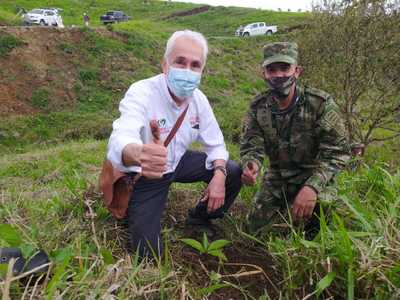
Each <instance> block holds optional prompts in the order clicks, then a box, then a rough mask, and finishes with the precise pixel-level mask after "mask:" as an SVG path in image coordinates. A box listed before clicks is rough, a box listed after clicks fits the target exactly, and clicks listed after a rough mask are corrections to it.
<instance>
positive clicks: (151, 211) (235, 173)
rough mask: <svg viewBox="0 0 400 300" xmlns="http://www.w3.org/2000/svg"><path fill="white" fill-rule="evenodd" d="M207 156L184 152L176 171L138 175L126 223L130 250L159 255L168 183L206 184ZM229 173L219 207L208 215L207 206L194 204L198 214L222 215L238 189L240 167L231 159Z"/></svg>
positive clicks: (199, 153)
mask: <svg viewBox="0 0 400 300" xmlns="http://www.w3.org/2000/svg"><path fill="white" fill-rule="evenodd" d="M206 158H207V155H206V154H205V153H203V152H198V151H187V152H186V153H185V154H184V155H183V156H182V158H181V160H180V162H179V164H178V166H177V167H176V169H175V172H173V173H169V174H166V175H164V176H163V177H162V178H160V179H147V178H144V177H142V178H140V179H139V180H138V181H137V182H136V184H135V186H134V189H133V192H132V195H131V198H130V201H129V207H128V224H129V234H130V248H131V251H133V252H136V251H138V253H139V255H140V256H141V257H144V256H149V255H152V254H155V255H160V253H161V252H162V243H161V238H160V232H161V217H162V214H163V212H164V209H165V206H166V202H167V199H168V191H169V187H170V185H171V183H173V182H181V183H191V182H198V181H202V182H206V183H209V182H210V181H211V179H212V177H213V174H214V171H213V170H207V169H206V168H205V165H206V164H205V161H206ZM226 168H227V173H228V176H227V178H226V182H225V188H226V190H225V202H224V205H223V206H222V207H220V208H219V209H217V210H215V211H214V212H212V213H210V214H208V213H207V211H206V206H205V205H201V204H200V203H199V204H197V206H196V207H195V213H196V214H197V215H199V216H200V217H204V218H208V219H215V218H222V217H223V216H224V213H225V212H226V211H227V210H228V209H229V207H230V206H231V205H232V203H233V201H234V200H235V198H236V196H237V194H238V193H239V191H240V188H241V180H240V176H241V172H242V171H241V169H240V167H239V165H238V164H237V163H236V162H234V161H231V160H230V161H228V162H227V165H226Z"/></svg>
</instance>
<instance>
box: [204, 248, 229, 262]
mask: <svg viewBox="0 0 400 300" xmlns="http://www.w3.org/2000/svg"><path fill="white" fill-rule="evenodd" d="M207 254H210V255H212V256H216V257H218V258H220V259H222V260H223V261H227V260H228V259H227V258H226V256H225V254H224V253H223V252H222V251H221V250H211V251H207Z"/></svg>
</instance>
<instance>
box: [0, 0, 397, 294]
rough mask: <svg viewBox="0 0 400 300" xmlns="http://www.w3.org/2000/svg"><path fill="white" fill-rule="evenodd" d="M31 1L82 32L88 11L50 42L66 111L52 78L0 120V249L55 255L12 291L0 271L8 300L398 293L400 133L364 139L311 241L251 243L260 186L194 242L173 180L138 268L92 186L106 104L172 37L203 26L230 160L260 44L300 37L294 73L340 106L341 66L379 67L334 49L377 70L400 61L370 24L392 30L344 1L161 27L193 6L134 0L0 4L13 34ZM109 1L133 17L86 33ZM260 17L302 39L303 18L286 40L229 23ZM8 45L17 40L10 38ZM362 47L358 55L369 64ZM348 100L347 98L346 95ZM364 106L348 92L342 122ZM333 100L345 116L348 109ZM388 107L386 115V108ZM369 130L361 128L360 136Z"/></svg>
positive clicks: (105, 127) (189, 199) (106, 126)
mask: <svg viewBox="0 0 400 300" xmlns="http://www.w3.org/2000/svg"><path fill="white" fill-rule="evenodd" d="M78 2H79V3H78ZM38 6H51V7H53V6H55V7H61V8H63V9H64V11H63V18H64V23H65V24H66V25H72V24H81V23H82V20H81V16H82V13H83V12H84V11H86V12H88V14H89V15H90V16H91V25H93V27H92V28H78V29H74V30H72V29H71V32H73V33H74V34H75V33H76V35H74V36H72V37H70V38H67V37H66V35H64V38H63V39H54V41H53V42H54V44H52V46H54V47H53V48H54V49H55V51H56V52H57V53H58V55H59V56H60V57H61V58H62V60H63V62H65V66H64V65H63V66H64V67H65V68H63V69H62V70H67V71H68V75H65V76H66V77H65V79H69V78H67V77H71V78H72V79H73V81H72V82H73V94H74V95H75V98H73V101H72V103H66V104H63V103H61V102H57V99H54V97H53V95H54V94H53V93H54V90H55V89H57V88H59V86H60V85H63V84H64V81H62V80H61V79H60V82H52V83H51V84H39V85H37V86H36V88H35V92H34V93H32V95H30V97H29V100H30V102H29V103H31V104H32V106H33V107H34V108H35V109H36V111H35V114H32V115H27V116H23V115H19V116H10V117H5V118H2V119H1V122H0V152H1V153H2V154H3V155H2V156H1V157H0V232H1V234H0V247H4V246H18V247H20V248H22V250H23V254H24V256H25V258H28V257H29V256H31V255H32V254H33V253H34V252H35V250H36V249H44V250H45V251H46V252H47V253H48V254H49V256H50V258H51V266H50V271H49V274H48V275H49V276H44V277H46V278H42V279H44V281H43V282H41V283H40V284H39V283H38V285H37V286H35V282H36V280H37V278H36V279H34V280H33V282H32V284H31V285H30V286H26V285H20V284H18V281H17V280H15V281H11V280H13V277H12V276H8V275H7V268H4V265H0V274H1V275H0V277H1V281H0V290H1V293H2V296H3V297H4V298H6V297H7V296H8V295H10V296H11V297H12V298H16V299H17V298H21V297H25V299H26V298H28V297H32V298H35V297H37V298H47V299H55V298H57V297H59V298H65V299H78V298H88V297H90V298H107V299H108V298H110V299H111V298H119V299H128V298H139V299H207V298H210V299H218V298H221V299H229V298H233V299H304V298H305V299H316V298H321V299H327V298H329V297H331V298H335V299H345V298H347V299H356V298H357V299H396V298H399V297H400V282H399V278H400V265H399V261H400V251H399V249H400V247H399V246H400V245H399V240H400V239H399V235H398V232H399V229H400V224H399V214H400V211H399V209H400V206H399V201H400V199H399V195H400V171H399V167H398V166H399V157H398V155H396V152H397V151H398V149H399V146H400V141H399V139H392V140H388V141H385V142H384V143H382V142H380V143H372V144H371V145H370V146H369V147H368V149H367V151H366V154H365V157H364V161H363V162H362V163H361V164H360V165H359V166H358V167H356V166H357V164H356V163H354V164H352V166H353V169H350V168H349V169H348V170H346V171H345V172H343V173H342V174H341V176H340V177H339V178H338V187H339V195H340V200H339V201H338V202H337V208H336V210H335V211H334V213H333V214H332V216H331V217H330V218H328V217H323V218H322V219H321V227H322V229H321V232H320V234H319V235H318V236H317V237H316V238H315V239H314V240H313V241H307V240H305V239H304V237H303V233H302V232H299V231H296V230H295V229H293V230H292V233H291V234H289V235H288V236H285V237H282V236H279V235H274V234H272V235H267V236H264V237H255V236H251V235H249V234H248V233H247V230H246V220H245V215H246V213H247V212H248V210H249V207H250V202H251V199H252V196H253V195H254V193H255V192H256V190H257V188H258V187H257V186H256V187H252V188H243V189H242V191H241V193H240V197H239V199H238V200H237V201H236V203H235V205H234V207H233V208H232V212H231V216H228V217H227V218H224V220H220V221H218V222H217V226H218V227H219V228H220V232H218V233H219V235H220V236H218V239H219V240H217V241H208V240H205V239H204V238H203V240H202V241H201V242H198V240H200V239H201V237H200V236H191V235H190V233H188V232H187V231H186V230H185V228H183V226H182V224H183V223H184V219H185V217H186V213H187V210H188V208H190V207H191V206H192V205H194V204H195V202H196V201H197V198H198V195H199V194H200V193H201V190H202V189H203V185H202V184H193V185H182V184H174V185H173V187H172V190H171V193H170V197H169V198H170V199H169V205H168V208H167V211H166V214H165V217H164V220H163V224H164V228H163V240H164V245H165V251H164V253H163V255H162V257H161V258H160V259H159V260H157V261H151V262H150V261H139V260H138V258H137V257H136V256H135V255H129V254H128V253H127V252H126V250H125V249H126V247H125V243H126V240H127V232H126V228H125V227H124V226H123V225H122V224H120V223H117V222H116V221H115V220H113V219H112V218H111V217H110V215H109V213H108V212H107V211H106V209H105V208H104V206H103V205H102V203H101V198H100V194H99V193H98V191H97V188H96V186H97V179H98V174H99V172H100V166H101V163H102V161H103V159H104V155H105V151H106V142H107V140H106V139H107V137H108V136H109V133H110V130H111V122H112V120H113V119H115V118H116V117H117V115H118V111H117V104H118V102H119V100H120V99H121V97H122V96H123V93H124V92H125V90H126V89H127V87H128V86H129V84H130V83H131V82H133V81H137V80H140V79H143V78H146V77H149V76H152V75H154V74H156V73H157V72H159V61H160V60H161V58H162V55H163V48H164V44H165V41H166V39H167V38H168V36H169V34H170V33H171V32H173V31H174V30H177V29H181V28H191V29H197V30H201V31H203V29H204V31H203V32H205V33H206V35H207V36H208V40H209V43H210V57H209V60H208V62H207V68H206V70H205V75H204V78H203V80H202V87H201V88H202V90H203V91H204V92H205V94H206V95H207V96H208V97H209V99H210V102H211V103H212V105H213V108H214V111H215V114H216V117H217V119H218V121H219V123H220V125H221V128H222V130H223V132H224V135H225V137H226V139H227V142H228V148H229V152H230V156H231V158H232V159H236V160H237V159H238V158H239V157H238V140H239V136H240V128H241V124H242V118H243V116H244V113H245V111H246V110H247V108H248V105H249V101H250V100H251V99H252V98H253V97H254V96H255V95H256V94H258V93H259V92H260V91H262V90H263V89H264V87H265V85H264V82H263V80H262V79H261V77H260V76H258V75H257V72H258V70H259V69H258V68H259V62H260V61H261V59H262V56H261V51H260V49H261V48H262V46H263V45H264V44H265V43H266V42H269V41H273V40H284V41H285V40H296V41H298V42H299V44H300V49H301V50H303V51H302V52H301V53H302V62H303V65H304V66H305V67H306V72H305V73H304V74H303V79H304V80H305V82H308V83H310V84H312V85H313V86H316V87H321V88H323V89H325V90H327V91H328V92H330V93H332V94H334V95H335V96H336V97H335V98H337V99H339V100H340V99H347V98H346V97H342V96H341V95H344V94H341V93H344V89H343V88H342V87H343V77H342V75H343V74H342V73H341V71H340V70H342V71H343V70H344V67H345V66H346V62H349V61H350V62H351V63H354V64H355V65H354V66H352V68H353V69H349V70H348V69H345V70H347V71H348V73H347V74H350V75H352V73H351V72H350V71H351V70H355V72H357V74H358V76H355V77H356V78H353V77H354V76H351V79H352V80H359V81H360V82H361V81H362V80H364V79H365V78H367V77H363V76H372V75H371V73H369V72H365V73H362V72H361V71H360V70H362V67H364V68H366V71H370V70H369V69H368V67H369V66H378V65H379V64H378V62H377V61H375V60H371V64H369V62H368V61H367V60H364V59H363V60H361V61H360V60H356V61H355V62H353V61H352V57H353V56H346V55H344V54H346V53H345V52H344V51H343V48H341V47H343V45H349V46H352V47H353V46H354V47H355V48H354V49H356V53H358V52H357V51H361V50H360V49H362V47H370V48H371V47H372V50H374V51H375V50H376V52H374V53H375V54H376V55H379V56H378V57H379V61H382V63H383V64H385V66H388V65H389V62H390V63H392V66H397V62H396V61H394V60H392V58H393V59H394V58H395V57H396V56H392V55H391V53H392V52H390V49H391V48H390V47H391V45H397V44H396V43H397V41H398V40H397V37H398V35H392V31H390V30H389V31H388V32H385V34H387V36H388V37H389V36H390V37H391V39H390V41H391V42H390V43H388V44H386V43H380V45H382V44H384V45H386V46H387V47H384V49H381V48H379V47H378V48H374V47H373V45H374V43H375V42H377V41H378V39H377V38H375V34H376V32H377V31H379V30H381V29H380V28H381V27H374V26H375V25H380V24H381V25H382V24H386V23H385V22H386V21H387V22H389V20H384V21H381V22H378V23H376V22H377V19H375V18H374V17H371V18H368V19H367V20H365V19H363V18H361V16H360V15H357V14H355V15H354V14H352V13H351V12H352V9H355V8H352V7H351V8H350V10H349V11H348V15H343V16H342V15H337V14H335V15H334V16H332V14H328V13H326V12H324V13H320V14H317V15H311V14H310V15H309V14H296V13H290V14H289V13H273V12H268V11H260V10H252V9H239V8H223V7H217V8H211V9H210V10H208V11H206V12H203V13H201V14H197V15H193V16H185V17H179V18H178V17H173V18H167V17H168V16H170V15H171V14H172V13H175V12H181V11H183V10H185V9H192V8H195V7H199V5H192V4H184V3H169V4H166V3H164V2H160V1H152V2H151V3H150V4H149V5H146V4H143V2H142V1H141V0H140V1H122V0H119V1H112V2H110V1H106V0H90V1H89V0H88V1H56V0H52V1H39V0H31V1H26V0H18V1H10V0H3V1H2V4H1V8H0V23H2V22H6V23H7V24H12V22H11V16H12V15H13V14H14V13H16V12H17V11H18V9H19V7H24V8H26V9H31V8H33V7H38ZM117 6H118V8H120V9H123V10H124V11H125V12H126V13H127V14H129V15H131V16H133V17H134V20H133V21H131V22H126V23H121V24H117V25H113V26H111V27H108V28H98V27H96V26H97V25H100V24H99V21H98V16H99V15H100V14H101V13H103V12H104V11H105V10H107V9H113V8H116V7H117ZM4 16H5V17H4ZM264 16H265V19H262V18H263V17H264ZM345 17H346V18H345ZM342 18H345V19H342ZM258 20H260V21H267V23H268V22H269V21H268V20H273V21H271V23H276V24H278V26H280V27H282V28H283V26H285V27H286V28H290V27H292V28H293V27H296V26H297V27H299V28H300V29H301V28H302V26H304V23H305V22H312V23H311V24H310V25H309V27H306V30H303V31H300V32H299V33H300V34H298V33H297V32H295V31H289V30H288V31H287V32H285V34H280V35H277V36H272V37H256V38H249V39H239V38H235V37H233V36H232V32H233V31H234V30H235V29H236V27H237V26H238V24H241V23H250V22H253V21H258ZM314 20H316V21H315V22H318V23H317V24H320V26H319V27H317V26H315V24H316V23H314ZM338 20H340V21H343V22H344V21H346V22H349V23H348V26H347V27H349V28H347V30H350V29H351V28H352V27H351V26H355V28H357V30H359V31H357V32H358V33H357V34H358V35H354V36H352V38H351V39H350V40H349V39H348V37H347V39H345V37H346V36H345V34H344V33H343V31H341V30H342V28H339V27H341V26H342V27H343V25H340V26H336V24H337V23H336V22H337V21H338ZM361 21H362V22H366V26H367V28H374V31H373V32H371V33H370V35H368V37H369V39H368V41H369V42H368V43H367V42H366V41H364V40H363V39H361V37H362V35H363V34H367V33H366V32H364V31H362V28H361V23H362V22H361ZM392 21H393V20H390V22H392ZM357 22H361V23H357ZM370 22H371V23H370ZM357 24H358V25H357ZM362 24H364V23H362ZM222 25H224V26H222ZM332 26H333V27H332ZM357 26H358V27H357ZM368 26H371V27H368ZM382 26H383V25H382ZM385 26H387V24H386V25H385ZM160 28H162V30H160ZM384 28H386V27H384ZM328 29H330V30H328ZM327 32H329V44H328V42H327V43H326V44H325V43H322V42H321V41H325V40H326V39H327V37H326V36H325V39H323V37H324V34H325V35H326V34H327ZM2 36H3V35H1V36H0V37H2ZM8 36H10V37H11V39H17V38H16V37H15V36H13V35H12V34H11V33H8ZM357 38H360V39H361V40H360V41H357ZM18 41H21V43H16V44H15V46H13V47H14V48H16V47H23V44H22V43H23V42H24V41H23V40H20V39H19V38H18ZM364 42H365V43H364ZM1 45H5V47H8V48H7V50H6V52H5V55H9V53H10V50H8V49H12V48H10V46H11V45H13V42H6V43H1V40H0V49H3V48H2V46H1ZM327 46H329V47H327ZM389 46H390V47H389ZM4 49H5V48H4ZM21 49H22V48H21ZM357 49H358V50H357ZM0 51H1V50H0ZM332 51H333V52H332ZM381 51H388V52H389V53H390V55H386V56H385V55H383V53H387V52H381ZM365 52H366V51H363V52H362V53H363V55H369V54H368V53H365ZM326 53H330V54H326ZM347 54H349V55H350V54H352V52H349V53H347ZM362 57H364V56H362ZM368 57H369V58H371V57H370V56H368ZM0 58H1V55H0ZM371 59H372V58H371ZM359 63H360V65H359ZM379 66H380V65H379ZM52 67H54V68H55V67H57V66H56V65H54V66H53V65H49V66H48V70H50V71H51V68H52ZM336 68H337V69H336ZM394 68H395V67H393V69H390V70H389V72H387V73H385V74H383V68H382V70H381V69H377V71H376V72H378V71H379V72H382V73H375V74H376V76H378V75H379V74H383V75H384V77H382V78H383V79H384V80H383V81H382V83H385V86H387V85H386V84H388V78H389V76H392V71H393V72H394V71H396V70H397V69H394ZM35 71H36V66H35V65H34V64H32V65H29V62H26V63H25V68H24V72H32V73H31V74H32V76H31V78H32V81H34V78H35V77H34V76H33V74H35ZM61 73H63V72H61ZM1 74H2V75H7V76H8V74H4V73H1ZM368 74H369V75H368ZM7 76H3V77H4V78H3V79H2V83H3V81H4V82H5V83H12V82H13V81H15V80H16V79H15V78H11V77H7ZM60 78H61V77H60ZM7 80H9V81H7ZM357 82H358V81H357ZM375 83H378V82H375ZM360 84H363V83H362V82H361V83H360ZM353 87H357V88H358V87H359V86H357V84H354V85H353ZM364 87H365V86H364ZM351 91H353V90H352V89H350V88H349V90H348V92H351ZM369 91H373V92H371V93H370V94H368V97H375V96H376V95H377V93H378V92H380V90H379V88H378V86H377V85H375V86H373V87H372V89H371V90H369ZM392 96H393V98H388V101H387V104H388V105H391V104H393V103H397V102H396V101H397V100H396V99H398V98H396V97H395V96H397V97H398V93H397V94H396V93H393V95H392ZM365 97H367V96H365V95H364V96H360V98H357V99H359V100H357V104H356V105H355V107H357V111H353V113H354V114H355V115H354V119H356V118H357V117H358V115H357V114H356V112H362V111H363V110H365V111H368V112H372V111H378V110H379V109H380V108H381V107H380V106H379V107H378V106H375V108H373V107H371V106H369V104H370V103H372V102H370V101H372V100H371V99H372V98H371V99H370V98H368V99H369V100H368V99H367V98H365ZM389 100H390V101H389ZM385 103H386V102H385ZM340 104H341V105H342V107H343V108H344V107H345V106H344V103H342V102H340ZM389 108H390V106H386V108H385V111H386V109H388V110H389ZM373 109H374V110H373ZM372 117H375V116H374V115H372ZM389 117H390V116H389V115H388V118H389ZM359 120H361V119H359ZM355 124H358V123H355ZM368 124H369V123H365V124H364V125H362V126H361V128H362V131H361V133H362V136H364V137H365V134H366V133H367V132H368V127H367V126H369V125H368ZM357 126H358V125H357ZM388 136H389V135H388V132H387V131H384V130H382V129H377V130H375V131H374V134H373V135H372V137H373V138H374V139H375V138H379V137H381V138H386V137H388ZM288 223H289V225H291V224H290V222H289V221H288ZM221 240H222V241H221ZM196 242H197V243H196ZM188 246H190V247H188ZM213 247H215V249H214V248H213ZM192 248H194V249H192ZM195 249H197V250H195ZM215 250H216V251H215ZM201 252H203V253H204V254H202V253H201ZM206 253H207V254H209V255H206ZM213 254H215V256H216V257H214V256H213ZM221 257H223V259H221ZM225 257H226V260H225ZM14 278H15V277H14ZM38 282H39V281H38Z"/></svg>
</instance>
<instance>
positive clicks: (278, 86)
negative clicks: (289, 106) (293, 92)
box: [265, 75, 296, 100]
mask: <svg viewBox="0 0 400 300" xmlns="http://www.w3.org/2000/svg"><path fill="white" fill-rule="evenodd" d="M265 82H266V83H267V85H268V86H269V87H270V88H271V92H272V94H273V95H274V96H275V97H276V98H277V99H278V100H283V99H285V98H287V97H288V96H289V93H290V88H291V87H292V85H293V84H294V83H295V82H296V77H295V76H294V75H292V76H286V77H271V78H270V79H265Z"/></svg>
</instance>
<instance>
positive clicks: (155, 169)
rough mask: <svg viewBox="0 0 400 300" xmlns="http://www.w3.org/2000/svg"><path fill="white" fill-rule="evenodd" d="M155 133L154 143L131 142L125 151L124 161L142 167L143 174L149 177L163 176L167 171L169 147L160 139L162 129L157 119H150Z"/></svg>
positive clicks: (129, 164) (152, 131) (151, 127)
mask: <svg viewBox="0 0 400 300" xmlns="http://www.w3.org/2000/svg"><path fill="white" fill-rule="evenodd" d="M150 129H151V133H152V134H153V143H148V144H144V145H136V144H129V145H127V146H126V147H125V148H124V150H123V152H122V158H123V162H124V164H125V165H127V166H140V167H142V176H144V177H147V178H154V179H155V178H161V177H162V176H163V173H164V172H165V171H166V165H167V148H166V147H164V145H163V143H162V141H161V139H160V129H159V127H158V124H157V121H155V120H151V121H150Z"/></svg>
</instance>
